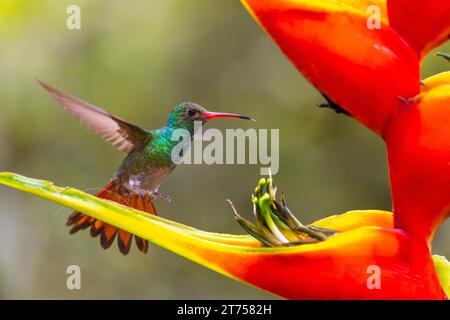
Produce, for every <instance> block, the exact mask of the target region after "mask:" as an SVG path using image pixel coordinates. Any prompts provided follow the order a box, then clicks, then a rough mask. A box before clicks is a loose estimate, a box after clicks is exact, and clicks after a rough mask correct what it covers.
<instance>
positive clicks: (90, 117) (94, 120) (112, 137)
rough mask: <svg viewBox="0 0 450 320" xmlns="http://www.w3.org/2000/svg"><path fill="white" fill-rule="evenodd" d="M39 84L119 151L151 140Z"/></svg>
mask: <svg viewBox="0 0 450 320" xmlns="http://www.w3.org/2000/svg"><path fill="white" fill-rule="evenodd" d="M37 81H38V82H39V84H40V85H41V86H42V87H43V88H44V89H45V90H46V91H47V92H48V93H49V94H50V96H51V97H52V98H53V99H54V100H55V101H56V102H57V103H58V104H60V105H61V106H63V108H64V110H66V111H67V112H69V113H70V114H71V115H73V116H75V117H77V118H78V119H80V121H81V123H83V124H84V125H86V126H87V127H88V128H90V129H92V130H93V131H94V132H96V133H98V134H99V135H101V136H102V137H103V138H105V139H106V140H107V141H109V142H111V143H112V144H113V145H114V146H115V147H117V148H118V149H119V150H120V151H124V152H130V151H131V150H133V149H134V148H136V147H139V146H142V145H144V144H146V143H148V141H149V140H150V139H151V134H150V133H149V132H146V131H144V130H142V129H141V128H139V127H137V126H135V125H133V124H131V123H128V122H126V121H125V120H122V119H120V118H118V117H116V116H114V115H112V114H110V113H108V112H106V111H104V110H102V109H100V108H98V107H96V106H94V105H91V104H90V103H87V102H85V101H83V100H80V99H78V98H75V97H73V96H71V95H69V94H67V93H64V92H62V91H59V90H57V89H55V88H53V87H51V86H49V85H48V84H45V83H43V82H42V81H39V80H37Z"/></svg>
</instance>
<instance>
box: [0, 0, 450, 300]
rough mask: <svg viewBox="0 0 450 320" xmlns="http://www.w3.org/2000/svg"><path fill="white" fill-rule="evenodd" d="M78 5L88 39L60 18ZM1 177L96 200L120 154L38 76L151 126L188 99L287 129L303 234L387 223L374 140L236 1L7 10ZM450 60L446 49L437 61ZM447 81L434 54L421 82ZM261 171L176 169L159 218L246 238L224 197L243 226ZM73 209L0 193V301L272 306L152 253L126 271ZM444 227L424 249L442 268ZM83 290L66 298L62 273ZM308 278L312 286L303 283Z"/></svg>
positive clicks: (7, 6) (18, 4) (11, 1)
mask: <svg viewBox="0 0 450 320" xmlns="http://www.w3.org/2000/svg"><path fill="white" fill-rule="evenodd" d="M70 4H78V5H80V7H81V19H82V22H81V23H82V29H81V30H68V29H67V28H66V19H67V16H68V15H67V14H66V8H67V6H68V5H70ZM0 43H1V49H0V84H1V85H0V108H1V109H0V110H1V113H0V171H14V172H18V173H21V174H24V175H27V176H31V177H36V178H42V179H49V180H52V181H54V182H55V183H56V184H58V185H68V186H74V187H77V188H80V189H82V190H87V191H89V192H94V191H96V189H98V188H100V187H101V186H102V185H103V184H105V183H106V182H107V181H108V179H109V178H110V176H111V175H112V173H113V171H114V170H115V168H116V166H117V165H118V164H119V162H120V161H121V159H122V158H123V155H122V154H121V153H119V152H118V151H116V150H115V149H114V148H113V147H111V146H110V145H109V144H108V143H106V142H104V141H103V140H102V139H101V138H99V137H97V136H96V135H95V134H93V133H91V132H89V131H88V130H87V129H85V128H83V127H82V126H81V125H80V124H79V123H77V122H78V121H76V120H74V119H73V118H71V117H70V116H68V115H67V114H66V113H64V112H63V111H62V109H61V108H59V107H57V106H56V105H55V104H54V103H53V102H52V101H50V99H49V97H48V96H47V95H46V93H45V92H44V91H43V90H42V89H41V88H40V87H39V86H38V85H37V84H36V82H35V80H34V78H40V79H42V80H44V81H46V82H48V83H50V84H52V85H54V86H56V87H57V88H60V89H62V90H65V91H67V92H70V93H72V94H74V95H76V96H78V97H80V98H82V99H84V100H87V101H89V102H92V103H94V104H96V105H98V106H101V107H103V108H105V109H107V110H108V111H110V112H112V113H114V114H117V115H119V116H121V117H123V118H125V119H127V120H129V121H130V122H134V123H136V124H138V125H141V126H143V127H146V128H151V129H153V128H157V127H160V126H162V125H163V124H164V123H165V121H166V118H167V116H168V113H169V112H170V110H171V109H172V107H173V106H174V105H176V104H178V103H179V102H182V101H186V100H191V101H196V102H198V103H200V104H202V105H204V106H206V107H208V108H210V109H211V110H215V111H228V112H241V113H245V114H248V115H250V116H252V117H254V118H256V119H257V120H258V122H256V123H247V122H245V123H244V122H240V121H226V120H222V121H217V122H215V123H214V124H210V125H209V127H212V126H215V127H218V128H221V129H225V128H232V127H237V126H242V127H243V128H249V127H251V126H256V127H258V128H279V129H280V171H279V173H278V174H277V175H276V176H275V178H276V183H277V185H278V187H279V189H280V190H283V191H285V192H286V193H287V197H288V203H289V205H290V207H291V208H292V209H294V210H295V212H296V213H297V214H298V215H299V216H300V217H301V218H302V219H303V221H304V222H307V223H309V222H312V221H314V220H316V219H319V218H323V217H325V216H328V215H331V214H335V213H341V212H344V211H346V210H351V209H371V208H376V209H386V210H390V209H391V199H390V194H389V184H388V171H387V165H386V158H385V150H384V146H383V143H382V141H381V139H379V138H378V137H377V136H375V134H373V133H371V132H369V130H367V129H366V128H364V127H362V126H361V125H359V124H358V123H357V122H356V121H354V120H352V119H350V118H348V117H345V116H343V115H337V114H335V113H334V112H333V111H331V110H328V109H326V110H325V109H319V108H317V107H316V105H317V104H318V103H321V102H323V99H322V98H321V96H320V94H319V93H318V92H317V90H315V89H314V88H313V87H312V86H311V85H310V84H309V83H308V82H307V81H306V80H305V79H304V78H303V77H302V76H301V75H300V74H299V73H298V72H297V71H296V70H295V69H294V67H293V66H292V65H291V64H290V63H289V62H288V60H287V59H286V58H285V57H284V56H283V55H282V54H281V52H280V51H279V50H278V48H277V47H276V46H275V44H274V43H272V41H271V40H270V39H269V37H268V36H267V35H266V34H264V32H263V31H262V30H261V29H260V28H259V27H258V25H257V24H256V23H255V22H254V21H253V20H252V18H251V17H250V15H249V14H248V13H247V12H246V11H245V9H244V8H243V6H242V5H241V4H240V3H239V1H238V0H228V1H211V0H152V1H144V0H139V1H133V2H132V4H131V3H130V2H127V1H112V0H109V1H101V0H97V1H92V0H91V1H87V0H86V1H75V0H71V1H66V0H53V1H42V0H40V1H25V0H22V1H18V0H0ZM440 50H443V51H445V50H446V51H447V52H448V51H450V46H448V45H447V46H446V47H443V48H441V49H440ZM447 69H448V64H447V63H446V62H445V61H444V59H442V58H439V57H435V56H432V55H430V56H428V57H427V59H426V61H425V64H424V69H423V77H426V76H428V75H431V74H434V73H437V72H440V71H444V70H447ZM258 179H259V166H257V165H214V166H207V165H202V166H198V165H196V166H183V167H181V168H178V169H177V170H175V172H174V173H173V174H172V175H171V176H170V177H169V179H168V180H167V181H166V183H164V184H163V186H162V187H161V192H164V193H168V194H170V195H171V196H172V197H173V201H172V202H171V203H170V204H168V203H165V202H164V201H157V203H156V205H157V208H158V210H159V213H160V215H162V216H164V217H166V218H169V219H173V220H176V221H180V222H182V223H186V224H188V225H191V226H195V227H198V228H201V229H206V230H210V231H217V232H226V233H242V230H241V229H240V227H239V226H238V225H237V223H236V222H235V220H234V219H233V216H232V212H231V210H230V208H229V207H228V206H227V205H226V203H225V199H226V198H230V199H232V200H233V201H234V202H235V205H236V206H237V208H239V211H240V212H241V213H248V214H250V212H251V205H250V201H249V197H250V193H251V191H252V190H253V187H254V185H255V183H256V182H257V180H258ZM70 212H71V210H70V209H68V208H63V207H60V206H58V205H56V204H54V203H51V202H48V201H45V200H42V199H40V198H35V197H33V196H31V195H29V194H25V193H22V192H18V191H16V190H12V189H9V188H6V187H3V186H0V298H7V299H12V298H23V299H32V298H40V299H47V298H75V299H78V298H86V299H90V298H101V299H107V298H109V299H116V298H123V299H133V298H134V299H169V298H175V299H178V298H192V299H201V298H223V299H228V298H230V299H231V298H233V299H247V298H249V299H250V298H251V299H258V298H273V296H271V295H269V294H266V293H265V292H262V291H259V290H258V289H255V288H252V287H248V286H246V285H243V284H240V283H238V282H235V281H233V280H230V279H228V278H225V277H223V276H221V275H218V274H216V273H214V272H212V271H209V270H207V269H205V268H203V267H200V266H197V265H195V264H194V263H192V262H190V261H187V260H184V259H183V258H180V257H178V256H176V255H174V254H172V253H170V252H167V251H165V250H163V249H160V248H158V247H155V246H151V249H150V251H149V254H148V255H142V254H140V253H139V252H137V250H135V249H134V248H133V250H132V252H131V253H130V254H129V256H127V257H123V256H122V255H121V254H120V253H119V251H118V249H117V248H116V245H115V244H114V246H113V248H112V249H110V250H107V251H104V250H103V249H101V247H100V246H99V244H98V239H95V240H93V239H91V238H90V236H89V234H88V232H82V233H80V234H78V235H76V236H69V235H68V230H67V228H65V227H64V223H65V220H66V217H67V215H68V214H69V213H70ZM449 231H450V224H449V223H448V222H447V223H446V224H445V225H444V226H442V227H441V229H440V230H439V232H438V233H437V235H436V238H435V240H434V243H433V244H434V247H433V251H434V253H437V254H443V255H446V256H447V257H449V256H450V246H449V242H450V241H449V240H450V232H449ZM71 264H76V265H79V266H80V267H81V271H82V284H81V285H82V289H81V290H72V291H71V290H68V289H66V278H67V274H66V273H65V271H66V268H67V266H68V265H71ZM308 276H313V275H305V277H308Z"/></svg>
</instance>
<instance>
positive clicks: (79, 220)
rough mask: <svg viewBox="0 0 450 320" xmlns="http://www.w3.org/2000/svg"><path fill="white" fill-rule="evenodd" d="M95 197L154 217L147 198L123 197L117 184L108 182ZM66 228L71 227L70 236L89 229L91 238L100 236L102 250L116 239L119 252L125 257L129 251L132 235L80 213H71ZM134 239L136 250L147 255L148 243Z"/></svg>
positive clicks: (138, 238)
mask: <svg viewBox="0 0 450 320" xmlns="http://www.w3.org/2000/svg"><path fill="white" fill-rule="evenodd" d="M96 196H97V197H99V198H102V199H107V200H110V201H114V202H117V203H120V204H123V205H126V206H129V207H132V208H135V209H138V210H141V211H145V212H147V213H149V214H153V215H156V210H155V207H154V205H153V203H152V202H151V199H150V198H149V196H145V197H142V196H139V195H130V196H129V197H123V196H121V195H120V194H119V192H118V188H117V184H116V183H115V182H114V181H111V182H109V183H108V184H107V185H106V186H105V187H104V188H103V189H102V190H100V191H99V192H98V193H97V194H96ZM66 226H72V228H71V229H70V232H69V233H70V234H74V233H76V232H78V231H80V230H84V229H86V228H88V227H91V228H90V234H91V236H92V237H94V238H95V237H97V236H99V235H100V245H101V246H102V248H103V249H108V248H109V247H110V246H111V245H112V243H113V242H114V240H115V239H116V237H117V243H118V246H119V250H120V252H121V253H122V254H123V255H127V254H128V252H129V251H130V248H131V242H132V240H133V234H131V233H129V232H126V231H124V230H120V229H118V228H116V227H114V226H111V225H109V224H107V223H105V222H103V221H100V220H97V219H94V218H92V217H90V216H88V215H85V214H83V213H81V212H78V211H75V212H73V213H72V214H71V215H70V216H69V218H68V219H67V222H66ZM134 238H135V241H136V246H137V247H138V249H139V250H140V251H141V252H143V253H147V251H148V241H147V240H144V239H142V238H140V237H138V236H134Z"/></svg>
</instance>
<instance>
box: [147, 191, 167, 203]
mask: <svg viewBox="0 0 450 320" xmlns="http://www.w3.org/2000/svg"><path fill="white" fill-rule="evenodd" d="M155 198H161V199H163V200H166V201H167V202H171V201H172V197H171V196H169V195H167V194H165V193H161V192H159V191H156V190H155V191H153V192H152V193H151V195H150V201H151V200H153V199H155Z"/></svg>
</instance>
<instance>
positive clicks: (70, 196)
mask: <svg viewBox="0 0 450 320" xmlns="http://www.w3.org/2000/svg"><path fill="white" fill-rule="evenodd" d="M0 183H2V184H5V185H8V186H11V187H14V188H17V189H20V190H23V191H26V192H30V193H32V194H35V195H38V196H41V197H43V198H46V199H49V200H52V201H54V202H57V203H60V204H63V205H66V206H68V207H70V208H72V209H74V210H79V211H81V212H84V213H86V214H88V215H90V216H92V217H94V218H96V219H98V220H101V221H105V222H106V223H108V224H111V225H113V226H116V227H119V228H121V229H123V230H125V231H127V232H130V233H134V234H136V235H138V236H139V237H142V238H144V239H147V240H149V241H151V242H153V243H155V244H157V245H160V246H161V247H164V248H166V249H168V250H171V251H173V252H175V253H177V254H179V255H181V256H183V257H185V258H188V259H190V260H192V261H194V262H196V263H198V264H201V265H203V266H205V267H207V268H210V269H212V270H214V271H216V272H219V273H221V274H223V275H226V276H228V277H231V278H233V279H235V280H239V281H242V282H245V283H248V284H251V285H253V286H256V287H259V288H261V289H263V290H266V291H268V292H271V293H274V294H276V295H279V296H281V297H285V298H290V299H446V293H445V292H444V291H443V287H442V286H441V283H440V282H439V278H440V279H442V284H443V285H445V286H446V287H445V288H444V289H445V290H449V289H450V288H449V287H448V273H449V269H450V268H449V265H448V261H447V260H445V258H443V257H434V261H433V258H432V257H431V255H430V254H429V251H428V247H427V246H426V244H425V243H424V242H421V241H416V240H415V239H411V238H410V237H408V235H407V233H406V232H404V231H402V230H399V229H394V228H392V224H393V221H392V214H391V213H390V212H385V211H376V210H366V211H350V212H347V213H344V214H341V215H335V216H331V217H329V218H325V219H323V220H319V221H317V222H315V223H313V224H312V226H315V227H318V228H326V229H333V230H336V231H337V232H338V233H337V234H335V235H333V236H330V237H329V238H328V239H326V240H325V241H321V242H317V243H313V244H305V245H296V246H290V247H274V248H268V247H262V245H261V243H260V242H259V241H257V240H255V239H254V238H252V237H250V236H237V235H227V234H218V233H210V232H205V231H201V230H197V229H194V228H192V227H188V226H184V225H182V224H179V223H175V222H172V221H169V220H167V219H164V218H161V217H157V216H151V215H148V214H146V213H145V212H140V211H136V210H134V209H132V208H129V207H125V206H122V205H120V204H117V203H114V202H110V201H107V200H103V199H100V198H96V197H95V196H92V195H89V194H86V193H83V192H81V191H79V190H76V189H72V188H61V187H56V186H54V185H52V184H51V183H49V182H46V181H42V180H34V179H30V178H26V177H23V176H19V175H15V174H12V173H0ZM435 265H436V269H437V270H439V271H440V274H439V275H438V274H437V273H436V269H435ZM447 294H448V293H447Z"/></svg>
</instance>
